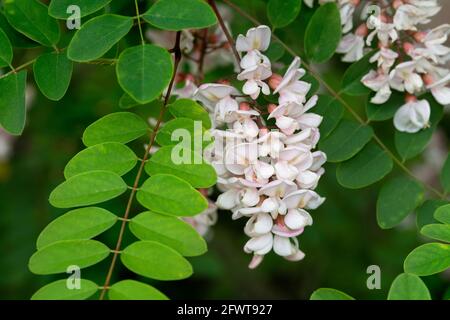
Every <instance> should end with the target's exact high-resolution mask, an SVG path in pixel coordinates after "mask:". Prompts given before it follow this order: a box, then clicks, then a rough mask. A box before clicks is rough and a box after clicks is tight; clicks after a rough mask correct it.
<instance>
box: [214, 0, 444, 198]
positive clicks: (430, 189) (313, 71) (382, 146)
mask: <svg viewBox="0 0 450 320" xmlns="http://www.w3.org/2000/svg"><path fill="white" fill-rule="evenodd" d="M222 1H223V2H224V3H226V4H227V5H228V6H230V7H231V8H232V9H233V10H235V11H236V12H237V13H238V14H239V15H241V16H243V17H244V18H246V19H248V20H249V21H251V22H252V23H253V24H255V25H260V24H261V23H260V22H259V21H258V20H257V19H255V18H254V17H252V16H251V15H249V14H248V13H247V12H245V11H244V10H242V9H241V8H239V7H238V6H237V5H235V4H234V3H232V2H231V1H229V0H222ZM210 2H214V0H211V1H210ZM219 22H220V20H219ZM272 38H273V39H275V40H276V41H277V42H278V43H280V44H281V46H282V47H283V48H284V49H285V50H286V51H287V52H288V53H289V54H290V55H292V56H294V57H295V56H298V54H297V53H296V52H295V51H294V50H293V49H292V48H290V47H289V46H288V45H287V44H286V43H285V42H284V41H283V40H281V39H280V38H279V37H278V36H277V35H275V34H272ZM302 64H303V66H304V68H305V69H306V70H307V71H308V72H309V73H310V74H311V75H312V76H313V77H314V78H315V79H316V80H317V81H318V82H319V83H320V84H321V85H322V86H323V87H324V88H325V89H326V90H327V91H328V92H329V93H330V94H331V95H332V96H333V97H334V98H335V99H336V100H337V101H339V102H340V103H341V104H342V105H343V106H344V107H345V108H346V110H347V111H348V112H349V113H350V114H351V115H352V116H353V117H354V118H355V119H356V120H357V121H358V122H359V123H360V124H362V125H366V121H364V119H363V118H361V116H360V115H359V114H358V113H356V111H355V110H353V108H352V107H351V106H350V105H349V103H348V102H347V101H345V100H344V98H342V96H341V95H340V94H339V93H338V92H337V91H336V90H334V89H333V87H332V86H331V85H330V84H328V83H327V82H326V81H325V80H323V79H322V78H321V77H320V75H319V74H317V73H316V72H315V70H314V69H313V67H312V66H310V65H309V64H308V63H306V62H304V61H302ZM373 139H374V140H375V142H376V143H377V144H378V145H379V146H380V147H381V148H382V149H383V150H384V151H385V152H386V153H387V154H388V155H389V157H391V158H392V160H393V161H394V162H395V163H396V164H397V165H398V166H399V167H400V169H402V170H403V171H404V172H405V173H406V174H407V175H409V176H410V177H411V178H413V179H414V180H416V181H418V182H420V183H421V184H422V185H424V186H425V187H426V188H427V189H428V190H429V191H430V192H432V193H434V194H435V195H437V196H438V197H440V198H442V199H445V198H446V197H445V194H443V193H442V192H440V191H439V190H437V189H435V188H434V187H433V186H431V185H429V184H427V183H425V182H423V181H421V180H420V179H419V178H418V177H416V176H415V175H414V173H413V172H411V170H409V169H408V168H407V167H406V166H405V165H404V164H403V163H402V161H401V160H399V159H398V158H397V157H396V156H395V155H394V153H393V152H392V151H391V150H390V149H389V148H388V147H387V146H386V145H385V144H384V143H383V142H382V141H381V139H380V138H379V137H378V136H377V135H376V134H375V133H374V134H373Z"/></svg>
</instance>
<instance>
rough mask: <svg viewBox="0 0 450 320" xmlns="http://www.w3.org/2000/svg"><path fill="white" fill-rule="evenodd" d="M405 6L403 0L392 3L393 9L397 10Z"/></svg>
mask: <svg viewBox="0 0 450 320" xmlns="http://www.w3.org/2000/svg"><path fill="white" fill-rule="evenodd" d="M402 5H403V1H402V0H394V2H393V3H392V7H393V8H394V9H395V10H397V9H398V8H400V6H402Z"/></svg>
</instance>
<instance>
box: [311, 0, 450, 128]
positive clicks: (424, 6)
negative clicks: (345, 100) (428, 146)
mask: <svg viewBox="0 0 450 320" xmlns="http://www.w3.org/2000/svg"><path fill="white" fill-rule="evenodd" d="M309 2H310V1H309ZM320 2H330V1H322V0H320ZM333 2H337V3H338V5H339V7H340V9H341V20H342V24H343V26H344V27H343V32H344V33H347V32H348V33H347V34H346V35H345V36H344V37H343V38H342V40H341V43H340V45H339V48H338V50H337V51H338V52H339V53H342V54H344V56H343V58H342V60H343V61H346V62H354V61H358V60H360V59H361V58H362V57H363V55H364V54H365V53H366V52H368V51H370V50H372V48H374V47H376V48H377V51H376V52H375V53H374V54H373V55H372V56H371V58H370V62H371V63H374V64H376V69H374V70H371V71H370V72H369V73H368V74H367V75H365V76H364V77H363V79H362V82H363V84H364V85H365V86H366V87H368V88H370V89H371V90H373V91H374V92H375V94H374V96H373V97H372V99H371V102H372V103H374V104H384V103H386V102H387V101H388V100H389V98H390V97H391V95H392V90H396V91H400V92H405V104H404V105H403V106H399V109H398V111H397V112H396V114H395V116H394V126H395V127H396V129H397V130H399V131H402V132H409V133H415V132H418V131H420V130H422V129H424V128H427V127H428V126H429V121H430V113H431V110H430V103H429V102H428V101H427V100H425V99H421V100H419V99H418V97H419V96H420V95H422V94H423V93H425V92H428V91H430V92H431V94H432V95H433V96H434V98H435V100H436V101H437V102H438V103H439V104H441V105H448V104H450V88H449V87H448V86H447V85H448V84H449V82H450V70H449V69H448V68H447V67H446V64H447V62H448V61H449V60H450V48H449V47H447V46H445V43H446V42H447V40H448V34H449V33H450V24H444V25H441V26H438V27H436V28H434V29H431V30H426V29H424V27H423V25H425V24H428V23H429V22H430V21H431V19H432V18H433V17H434V16H435V15H436V14H437V13H438V12H439V11H440V10H441V7H440V5H439V2H438V0H383V1H364V2H360V1H359V0H337V1H333ZM359 4H362V5H364V6H365V7H364V8H362V10H361V11H362V18H363V19H364V20H367V21H365V22H363V23H362V24H361V25H360V26H358V27H357V28H356V30H355V31H354V32H353V31H352V32H349V31H351V29H352V28H346V26H350V25H352V21H353V13H354V12H355V8H356V7H357V6H358V5H359ZM348 6H353V9H349V8H348ZM369 12H372V13H374V14H373V15H370V16H368V13H369ZM350 13H351V14H350Z"/></svg>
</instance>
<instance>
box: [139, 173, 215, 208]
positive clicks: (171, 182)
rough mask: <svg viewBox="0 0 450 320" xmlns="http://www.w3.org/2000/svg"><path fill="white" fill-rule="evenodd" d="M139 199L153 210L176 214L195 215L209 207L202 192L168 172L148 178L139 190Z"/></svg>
mask: <svg viewBox="0 0 450 320" xmlns="http://www.w3.org/2000/svg"><path fill="white" fill-rule="evenodd" d="M168 190H170V192H168ZM137 200H138V201H139V202H140V203H141V204H142V205H143V206H144V207H146V208H147V209H149V210H151V211H154V212H158V213H163V214H170V215H174V216H194V215H196V214H199V213H201V212H203V211H204V210H206V209H207V207H208V202H207V201H206V199H205V198H204V197H203V196H202V195H201V194H200V192H198V191H197V190H195V189H194V188H193V187H191V185H190V184H189V183H187V182H186V181H184V180H181V179H180V178H177V177H175V176H172V175H168V174H157V175H154V176H152V177H150V178H149V179H147V180H146V181H145V182H144V184H143V185H142V186H141V188H140V189H139V190H138V192H137Z"/></svg>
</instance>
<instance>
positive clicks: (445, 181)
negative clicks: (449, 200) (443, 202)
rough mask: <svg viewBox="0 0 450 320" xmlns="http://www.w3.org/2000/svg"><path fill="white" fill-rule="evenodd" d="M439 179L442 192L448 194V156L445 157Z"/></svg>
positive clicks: (449, 178)
mask: <svg viewBox="0 0 450 320" xmlns="http://www.w3.org/2000/svg"><path fill="white" fill-rule="evenodd" d="M440 178H441V185H442V187H443V188H444V191H445V192H447V193H449V192H450V154H449V155H448V156H447V160H446V161H445V163H444V166H443V168H442V172H441V175H440Z"/></svg>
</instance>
